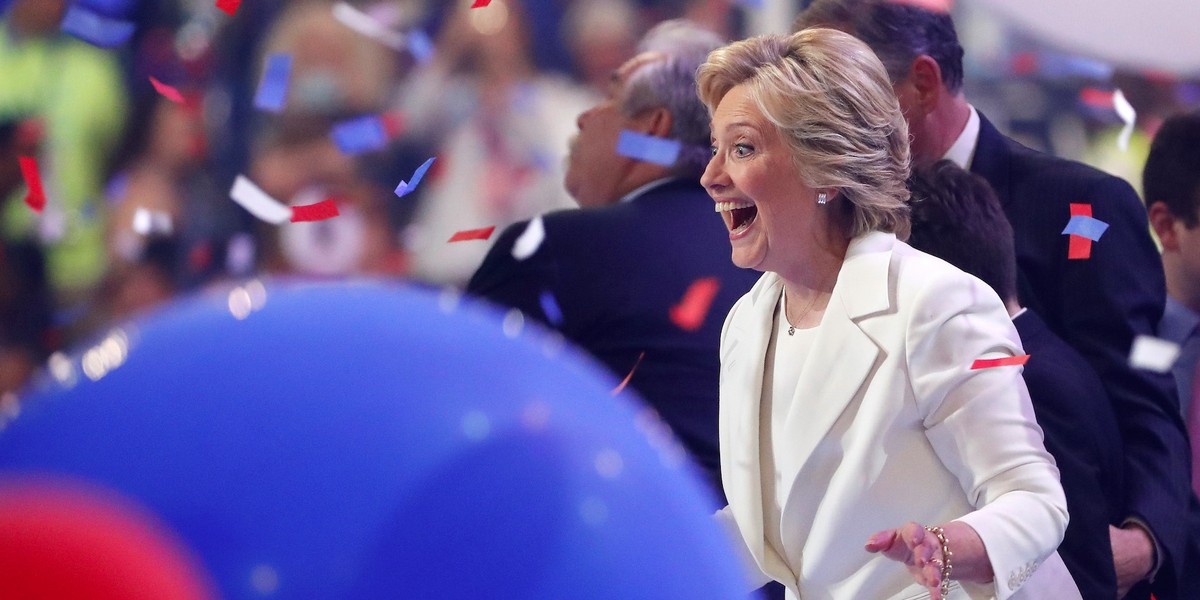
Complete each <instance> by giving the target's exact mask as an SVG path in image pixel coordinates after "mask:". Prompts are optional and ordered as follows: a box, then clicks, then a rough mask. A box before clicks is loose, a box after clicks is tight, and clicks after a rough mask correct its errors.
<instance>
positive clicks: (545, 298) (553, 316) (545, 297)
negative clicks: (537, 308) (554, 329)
mask: <svg viewBox="0 0 1200 600" xmlns="http://www.w3.org/2000/svg"><path fill="white" fill-rule="evenodd" d="M538 302H540V303H541V305H542V312H543V313H545V314H546V319H547V320H548V321H550V323H551V324H552V325H554V326H558V325H562V320H563V314H562V309H560V308H558V302H556V301H555V300H554V294H551V293H550V292H542V295H541V297H539V298H538Z"/></svg>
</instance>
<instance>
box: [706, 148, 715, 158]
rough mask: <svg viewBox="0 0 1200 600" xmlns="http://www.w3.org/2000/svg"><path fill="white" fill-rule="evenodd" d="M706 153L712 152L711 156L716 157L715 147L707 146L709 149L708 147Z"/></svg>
mask: <svg viewBox="0 0 1200 600" xmlns="http://www.w3.org/2000/svg"><path fill="white" fill-rule="evenodd" d="M708 151H709V152H712V155H713V156H714V157H715V156H716V155H717V147H716V146H709V147H708Z"/></svg>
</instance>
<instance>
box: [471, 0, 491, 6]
mask: <svg viewBox="0 0 1200 600" xmlns="http://www.w3.org/2000/svg"><path fill="white" fill-rule="evenodd" d="M491 3H492V0H475V4H472V5H471V8H483V7H485V6H487V5H489V4H491Z"/></svg>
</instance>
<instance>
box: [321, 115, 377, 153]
mask: <svg viewBox="0 0 1200 600" xmlns="http://www.w3.org/2000/svg"><path fill="white" fill-rule="evenodd" d="M332 137H333V143H335V144H337V147H338V150H341V151H342V154H345V155H347V156H355V155H358V154H363V153H365V152H373V151H375V150H380V149H382V148H384V147H386V146H387V145H388V141H389V139H388V133H387V128H386V127H384V123H383V119H381V118H380V117H379V116H378V115H371V116H367V117H359V118H357V119H350V120H348V121H342V122H340V123H337V124H336V125H334V126H333V133H332Z"/></svg>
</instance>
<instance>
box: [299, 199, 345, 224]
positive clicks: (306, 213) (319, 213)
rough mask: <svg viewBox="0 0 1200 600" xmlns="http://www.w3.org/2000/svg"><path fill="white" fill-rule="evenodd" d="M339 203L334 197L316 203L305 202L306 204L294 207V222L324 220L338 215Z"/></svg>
mask: <svg viewBox="0 0 1200 600" xmlns="http://www.w3.org/2000/svg"><path fill="white" fill-rule="evenodd" d="M339 214H340V213H338V209H337V203H336V202H334V201H333V199H332V198H328V199H325V200H322V201H320V202H318V203H316V204H305V205H304V206H293V207H292V222H293V223H300V222H302V221H324V220H325V219H332V218H334V217H336V216H338V215H339Z"/></svg>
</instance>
